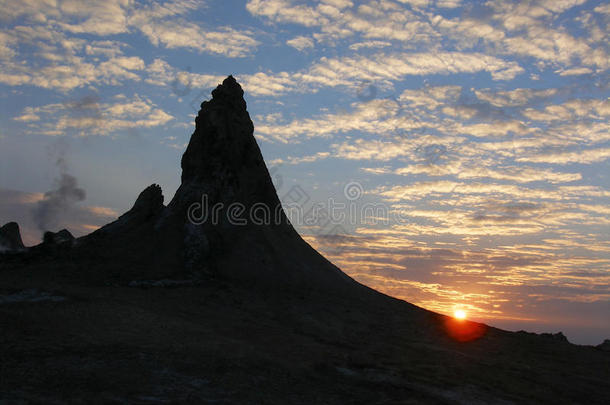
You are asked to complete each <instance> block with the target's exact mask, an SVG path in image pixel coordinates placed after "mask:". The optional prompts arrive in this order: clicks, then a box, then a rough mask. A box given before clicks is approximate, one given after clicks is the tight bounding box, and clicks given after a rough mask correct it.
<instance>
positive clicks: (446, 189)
mask: <svg viewBox="0 0 610 405" xmlns="http://www.w3.org/2000/svg"><path fill="white" fill-rule="evenodd" d="M0 7H1V8H2V10H3V11H2V14H1V15H0V105H1V109H0V222H2V223H5V222H8V221H10V220H17V221H19V223H20V224H21V225H22V231H23V234H24V239H25V241H26V243H27V244H30V245H31V244H34V243H37V242H38V241H39V240H40V236H41V232H42V230H43V229H51V230H58V229H60V228H62V227H68V229H70V230H71V231H73V233H75V234H77V235H82V234H84V233H88V232H90V231H91V230H94V229H96V228H97V227H98V226H100V225H102V224H104V223H106V222H109V221H111V220H113V219H114V218H116V217H117V215H119V213H122V212H124V211H125V210H127V209H129V208H130V207H131V205H132V204H133V201H134V200H135V198H136V197H137V195H138V193H139V192H140V191H141V190H143V189H144V188H145V187H146V186H148V185H150V184H152V183H159V184H160V185H161V186H162V187H163V190H164V194H165V197H166V201H168V200H169V199H170V198H171V197H172V196H173V193H174V191H175V190H176V188H177V186H178V184H179V176H180V172H179V160H180V156H181V153H182V152H183V150H184V147H185V145H186V143H187V142H188V139H189V136H190V134H191V133H192V130H193V127H194V116H195V114H196V112H197V110H198V108H199V107H198V105H199V103H200V102H201V101H203V100H204V99H206V98H209V94H210V91H211V90H212V89H213V88H214V87H215V86H216V85H217V84H218V83H219V82H220V81H221V80H222V79H223V78H224V77H225V76H226V75H228V74H233V75H234V76H235V77H236V78H237V80H238V81H239V82H240V83H241V84H242V86H243V88H244V90H245V92H246V95H245V97H246V101H247V102H248V109H249V112H250V115H251V117H252V119H253V121H254V125H255V135H256V137H257V139H258V142H259V144H260V146H261V149H262V151H263V154H264V157H265V159H266V161H267V164H268V166H269V167H270V169H271V173H272V175H273V178H274V182H275V184H276V188H277V189H278V193H279V195H280V197H281V199H282V201H283V202H285V203H287V202H289V203H293V202H295V201H297V200H298V201H297V202H298V204H301V205H302V206H303V207H304V209H305V210H311V209H312V207H314V206H316V207H317V206H322V207H326V208H328V207H329V206H330V205H331V204H332V203H337V204H343V205H342V206H343V207H344V208H345V210H346V211H348V210H353V211H354V212H357V214H356V215H354V216H352V215H347V216H346V217H345V218H343V219H342V220H341V221H335V220H334V219H333V220H332V221H325V220H319V218H318V220H317V221H316V222H314V223H310V222H305V221H303V223H300V222H299V221H295V222H298V223H296V225H297V227H298V228H299V229H300V231H301V233H302V234H303V235H304V236H305V238H306V239H307V240H308V241H309V242H310V243H311V244H312V245H314V246H315V247H317V248H318V249H319V250H321V251H322V252H324V253H325V254H326V255H327V256H328V257H329V258H330V259H331V260H333V261H334V262H335V263H336V264H338V265H339V266H340V267H341V268H342V269H343V270H344V271H346V272H347V273H348V274H350V275H351V276H352V277H354V278H356V279H357V280H359V281H361V282H363V283H365V284H368V285H370V286H372V287H375V288H377V289H380V290H381V291H384V292H386V293H388V294H391V295H394V296H396V297H400V298H404V299H406V300H408V301H410V302H413V303H416V304H418V305H421V306H424V307H426V308H429V309H432V310H436V311H440V312H443V313H452V312H453V310H454V309H456V308H462V309H465V310H466V311H467V312H468V314H469V317H470V318H472V319H477V320H482V321H486V322H489V323H491V324H492V325H496V326H500V327H506V328H510V329H513V330H516V329H526V330H531V331H549V332H557V331H560V330H562V331H563V332H564V333H565V334H566V335H567V336H568V338H569V339H570V340H571V341H573V342H577V343H595V344H597V343H599V342H601V340H603V338H610V287H609V285H610V242H609V239H610V238H609V236H610V235H609V234H610V232H609V231H610V226H609V225H610V215H609V214H610V206H609V204H608V202H609V197H610V187H609V186H610V182H609V178H608V172H609V165H608V159H609V158H610V132H609V122H608V116H609V115H610V102H609V100H608V96H609V95H610V91H609V88H608V68H609V67H610V58H609V49H608V47H609V45H608V44H609V43H610V41H609V38H608V36H609V35H608V23H609V21H610V5H608V4H607V3H606V2H603V1H586V0H540V1H535V0H532V1H519V2H514V1H507V0H491V1H486V2H466V1H462V0H378V1H359V2H356V1H349V0H322V1H319V2H301V1H296V0H294V1H291V0H251V1H248V2H237V1H235V2H233V1H231V2H229V1H213V0H205V1H189V0H176V1H168V2H140V1H131V0H104V1H83V2H79V1H63V0H20V1H16V0H0ZM45 193H46V195H45Z"/></svg>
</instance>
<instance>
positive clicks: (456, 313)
mask: <svg viewBox="0 0 610 405" xmlns="http://www.w3.org/2000/svg"><path fill="white" fill-rule="evenodd" d="M453 317H454V318H455V319H466V311H464V310H463V309H456V310H455V311H453Z"/></svg>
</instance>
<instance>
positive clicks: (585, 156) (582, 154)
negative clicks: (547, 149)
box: [517, 148, 610, 165]
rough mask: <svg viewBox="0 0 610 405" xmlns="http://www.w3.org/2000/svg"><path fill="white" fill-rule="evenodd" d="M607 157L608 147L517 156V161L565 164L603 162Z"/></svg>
mask: <svg viewBox="0 0 610 405" xmlns="http://www.w3.org/2000/svg"><path fill="white" fill-rule="evenodd" d="M609 158H610V148H600V149H588V150H578V151H572V152H555V153H546V154H539V155H532V156H525V157H520V158H517V161H518V162H535V163H552V164H557V165H562V164H563V165H565V164H569V163H580V164H591V163H597V162H603V161H605V160H607V159H609Z"/></svg>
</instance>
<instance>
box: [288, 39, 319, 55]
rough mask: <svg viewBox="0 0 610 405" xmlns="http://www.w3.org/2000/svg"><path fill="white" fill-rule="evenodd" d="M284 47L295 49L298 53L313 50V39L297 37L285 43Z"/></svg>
mask: <svg viewBox="0 0 610 405" xmlns="http://www.w3.org/2000/svg"><path fill="white" fill-rule="evenodd" d="M286 45H290V46H291V47H293V48H295V49H297V50H298V51H301V52H302V51H304V50H305V49H309V48H313V45H314V44H313V39H311V38H309V37H306V36H298V37H294V38H292V39H289V40H288V41H286Z"/></svg>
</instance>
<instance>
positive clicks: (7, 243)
mask: <svg viewBox="0 0 610 405" xmlns="http://www.w3.org/2000/svg"><path fill="white" fill-rule="evenodd" d="M24 248H25V246H24V245H23V241H22V240H21V232H20V231H19V225H18V224H17V223H16V222H9V223H7V224H6V225H4V226H3V227H1V228H0V253H1V252H2V251H18V250H21V249H24Z"/></svg>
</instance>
